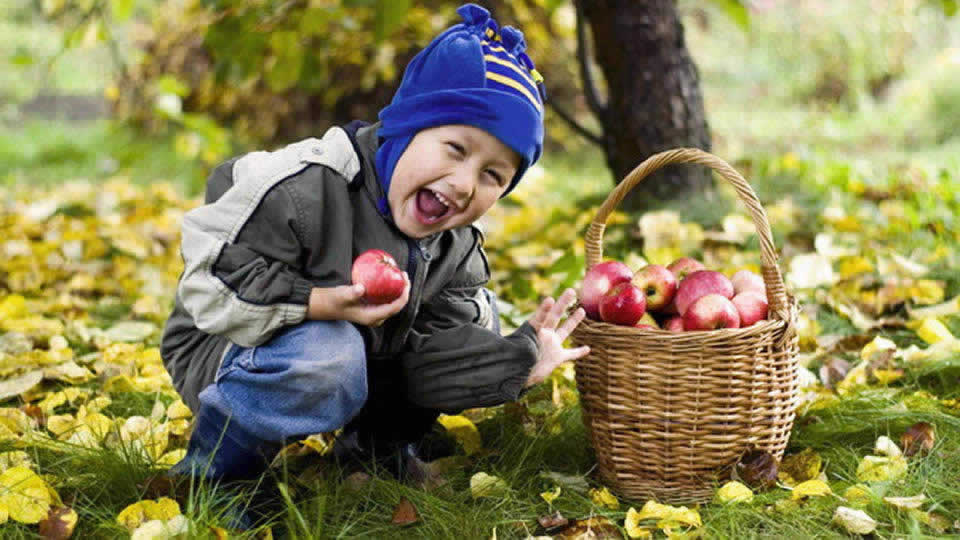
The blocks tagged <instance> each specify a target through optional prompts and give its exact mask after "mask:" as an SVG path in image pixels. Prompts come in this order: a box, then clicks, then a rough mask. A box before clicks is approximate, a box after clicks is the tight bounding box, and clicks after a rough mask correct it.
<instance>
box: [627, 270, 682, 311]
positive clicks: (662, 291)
mask: <svg viewBox="0 0 960 540" xmlns="http://www.w3.org/2000/svg"><path fill="white" fill-rule="evenodd" d="M630 282H631V283H633V284H634V285H636V286H637V287H640V290H641V291H643V294H644V295H645V296H646V297H647V309H653V310H656V309H660V308H663V307H665V306H667V305H669V304H670V301H672V300H673V295H674V294H676V293H677V276H675V275H673V272H671V271H670V270H667V267H666V266H663V265H660V264H648V265H646V266H644V267H643V268H641V269H639V270H637V272H636V273H635V274H633V278H632V279H631V280H630Z"/></svg>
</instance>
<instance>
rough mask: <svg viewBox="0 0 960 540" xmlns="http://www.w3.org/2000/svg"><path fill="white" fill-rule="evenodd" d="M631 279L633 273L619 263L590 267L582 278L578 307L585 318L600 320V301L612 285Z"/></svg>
mask: <svg viewBox="0 0 960 540" xmlns="http://www.w3.org/2000/svg"><path fill="white" fill-rule="evenodd" d="M632 277H633V271H631V270H630V267H629V266H627V265H625V264H623V263H622V262H620V261H604V262H601V263H597V264H595V265H593V266H591V267H590V268H589V269H588V270H587V273H586V275H585V276H583V283H582V284H581V285H580V305H582V306H583V310H584V311H585V312H586V313H587V316H588V317H590V318H591V319H593V320H595V321H599V320H601V318H600V299H601V298H603V295H605V294H606V293H607V292H609V291H610V289H611V288H613V286H614V285H617V284H618V283H622V282H624V281H630V278H632ZM644 309H646V308H644ZM641 315H642V313H641ZM637 318H638V319H639V318H640V317H639V316H638V317H637Z"/></svg>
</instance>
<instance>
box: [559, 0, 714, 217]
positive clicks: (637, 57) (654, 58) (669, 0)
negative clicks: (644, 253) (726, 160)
mask: <svg viewBox="0 0 960 540" xmlns="http://www.w3.org/2000/svg"><path fill="white" fill-rule="evenodd" d="M577 1H579V2H580V4H581V6H582V9H583V14H584V16H585V17H586V19H587V21H588V22H589V24H590V29H591V30H592V33H593V47H594V57H595V58H596V61H597V63H598V64H599V66H600V68H601V70H602V71H603V74H604V77H605V78H606V82H607V89H608V95H609V98H608V100H607V104H606V107H605V108H604V109H602V110H601V111H600V122H601V123H602V124H603V132H604V145H605V152H606V156H607V163H608V165H609V166H610V169H611V171H612V172H613V174H614V176H615V179H616V181H617V182H619V181H620V180H622V179H623V178H624V176H626V174H627V173H629V172H630V171H631V170H633V168H634V167H636V166H637V165H638V164H639V163H640V162H641V161H643V160H644V159H646V158H647V157H649V156H651V155H653V154H655V153H657V152H660V151H663V150H667V149H670V148H676V147H680V146H693V147H696V148H700V149H703V150H706V151H709V150H710V134H709V131H708V127H707V121H706V115H705V113H704V108H703V96H702V95H701V93H700V81H699V76H698V74H697V68H696V66H695V65H694V63H693V60H692V59H691V58H690V54H689V53H688V52H687V48H686V45H685V43H684V38H683V25H681V24H680V19H679V17H678V13H677V6H676V1H675V0H640V1H638V0H577ZM711 187H712V179H711V174H710V172H709V170H708V169H706V168H703V167H696V166H690V165H682V166H668V167H665V168H664V169H661V171H659V172H657V173H656V174H654V175H651V176H650V177H649V178H647V179H645V180H644V181H643V182H642V183H641V184H640V185H639V186H637V187H636V188H635V189H634V190H633V191H632V192H631V194H630V195H629V196H628V197H627V198H626V199H625V200H624V202H623V203H622V207H623V209H625V210H633V211H642V210H646V209H650V208H654V207H658V206H661V205H662V203H663V202H665V201H667V200H675V199H681V198H689V197H697V196H700V197H703V196H708V194H707V192H709V191H711V189H710V188H711Z"/></svg>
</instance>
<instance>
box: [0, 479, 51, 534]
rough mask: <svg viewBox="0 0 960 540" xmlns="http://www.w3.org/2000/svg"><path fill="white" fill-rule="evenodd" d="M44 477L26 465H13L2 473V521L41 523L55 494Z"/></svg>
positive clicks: (0, 521)
mask: <svg viewBox="0 0 960 540" xmlns="http://www.w3.org/2000/svg"><path fill="white" fill-rule="evenodd" d="M51 492H52V490H51V489H50V487H49V486H47V483H46V482H44V481H43V479H42V478H40V477H39V476H37V474H36V473H35V472H33V471H32V470H30V469H29V468H28V467H25V466H16V467H11V468H9V469H7V470H5V471H4V472H3V473H2V474H0V523H3V522H5V521H7V519H12V520H14V521H19V522H20V523H39V522H40V520H42V519H44V518H45V517H47V513H48V512H49V511H50V505H51V504H52V503H53V502H54V500H55V499H54V496H53V495H54V494H53V493H51Z"/></svg>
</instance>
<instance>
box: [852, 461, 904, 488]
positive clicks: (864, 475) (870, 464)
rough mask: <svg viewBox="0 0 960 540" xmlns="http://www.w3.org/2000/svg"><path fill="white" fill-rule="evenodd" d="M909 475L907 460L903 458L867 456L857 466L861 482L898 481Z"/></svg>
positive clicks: (858, 477)
mask: <svg viewBox="0 0 960 540" xmlns="http://www.w3.org/2000/svg"><path fill="white" fill-rule="evenodd" d="M905 474H907V459H906V458H905V457H903V456H897V457H889V456H865V457H864V458H863V459H862V460H861V461H860V464H859V465H858V466H857V479H858V480H860V481H861V482H882V481H884V480H896V479H897V478H900V477H902V476H903V475H905Z"/></svg>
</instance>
